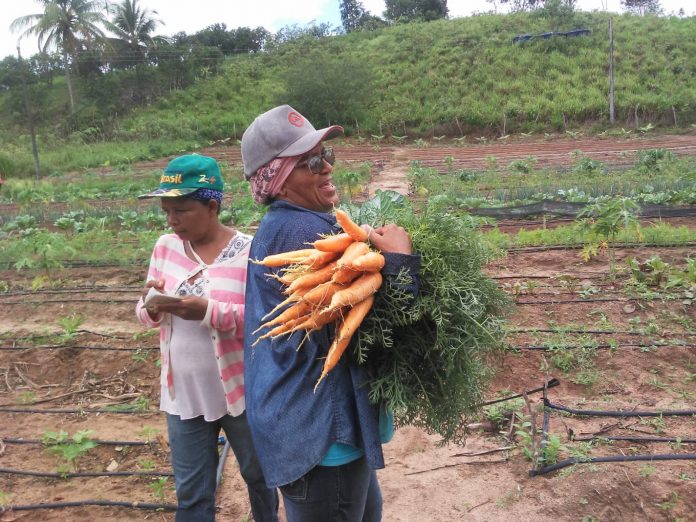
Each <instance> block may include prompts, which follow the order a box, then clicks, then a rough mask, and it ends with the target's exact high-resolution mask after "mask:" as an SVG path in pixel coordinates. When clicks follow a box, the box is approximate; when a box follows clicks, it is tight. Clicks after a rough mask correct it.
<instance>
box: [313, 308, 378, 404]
mask: <svg viewBox="0 0 696 522" xmlns="http://www.w3.org/2000/svg"><path fill="white" fill-rule="evenodd" d="M374 302H375V297H374V296H373V295H370V296H368V297H367V298H366V299H365V300H363V301H361V302H360V303H358V304H356V305H355V306H354V307H353V308H351V309H350V311H349V312H348V314H347V315H346V317H345V318H344V319H343V321H342V322H341V324H340V326H339V327H338V333H337V334H336V338H335V339H334V341H333V343H331V347H330V348H329V352H328V354H327V355H326V359H325V360H324V367H323V368H322V370H321V375H320V376H319V380H318V381H317V383H316V384H315V385H314V391H316V390H317V386H319V383H320V382H321V381H322V380H324V378H325V377H326V376H327V375H328V374H329V372H330V371H331V370H332V369H333V368H335V367H336V365H337V364H338V361H339V360H340V359H341V356H342V355H343V352H345V351H346V348H347V347H348V344H349V343H350V340H351V338H352V337H353V334H354V333H355V332H356V331H357V329H358V327H359V326H360V324H361V323H362V321H363V319H365V316H366V315H367V313H368V312H369V311H370V310H371V309H372V305H373V303H374Z"/></svg>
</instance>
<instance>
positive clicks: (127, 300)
mask: <svg viewBox="0 0 696 522" xmlns="http://www.w3.org/2000/svg"><path fill="white" fill-rule="evenodd" d="M136 302H137V300H133V299H42V300H40V301H26V300H25V301H0V304H3V305H37V304H45V303H109V304H112V303H131V304H134V303H136Z"/></svg>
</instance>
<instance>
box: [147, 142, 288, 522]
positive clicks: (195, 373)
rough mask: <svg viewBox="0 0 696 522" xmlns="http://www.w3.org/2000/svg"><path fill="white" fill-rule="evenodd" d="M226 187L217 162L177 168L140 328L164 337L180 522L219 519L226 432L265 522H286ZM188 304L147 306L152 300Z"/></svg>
mask: <svg viewBox="0 0 696 522" xmlns="http://www.w3.org/2000/svg"><path fill="white" fill-rule="evenodd" d="M222 191H223V181H222V177H221V175H220V169H219V168H218V164H217V162H216V161H215V160H214V159H213V158H209V157H206V156H199V155H197V154H191V155H186V156H180V157H178V158H175V159H173V160H172V161H171V162H170V163H169V165H167V167H166V169H165V170H164V173H163V174H162V176H161V178H160V186H159V188H158V189H156V190H154V191H153V192H150V193H148V194H144V195H143V196H140V197H145V198H153V197H157V198H160V200H161V205H162V210H163V211H164V213H165V214H166V216H167V223H168V225H169V226H170V227H171V228H172V229H173V231H174V234H165V235H163V236H161V237H160V238H159V239H158V241H157V244H156V245H155V248H154V250H153V252H152V258H151V260H150V269H149V271H148V275H147V283H146V285H145V289H144V291H143V298H141V299H140V301H139V302H138V304H137V307H136V313H137V316H138V319H139V320H140V321H141V322H142V323H143V324H144V325H145V326H149V327H159V329H160V350H161V362H162V370H161V379H160V382H161V398H160V409H161V410H163V411H164V412H166V415H167V429H168V433H169V446H170V449H171V460H172V467H173V468H174V478H175V482H176V496H177V501H178V506H177V511H176V520H177V522H182V521H195V522H202V521H212V520H214V519H215V489H216V470H217V465H218V435H219V433H220V430H221V429H222V430H224V432H225V435H226V436H227V440H228V442H229V444H230V446H231V448H232V450H233V451H234V453H235V456H236V457H237V461H238V463H239V470H240V473H241V475H242V477H243V478H244V480H245V482H246V483H247V489H248V492H249V500H250V503H251V511H252V513H253V515H254V520H255V521H257V522H262V521H267V522H277V520H278V516H277V512H278V496H277V494H276V492H275V490H274V489H272V488H268V487H266V484H265V480H264V477H263V472H262V471H261V467H260V465H259V462H258V458H257V457H256V451H255V449H254V445H253V443H252V439H251V434H250V431H249V426H248V424H247V419H246V415H245V411H244V410H245V407H244V373H243V368H242V361H243V345H242V339H243V332H244V329H243V323H244V291H245V283H246V267H247V261H248V255H249V248H250V244H251V236H248V235H246V234H242V233H241V232H238V231H236V230H234V229H232V228H229V227H226V226H224V225H223V224H222V223H220V221H219V219H218V213H219V212H220V205H221V203H222V194H223V192H222ZM152 289H156V290H157V291H159V292H162V293H166V294H170V295H175V296H178V297H179V298H180V299H179V300H172V302H171V303H162V304H156V305H151V304H149V303H150V301H148V304H145V302H144V298H145V297H146V296H147V294H148V293H149V292H150V291H151V290H152Z"/></svg>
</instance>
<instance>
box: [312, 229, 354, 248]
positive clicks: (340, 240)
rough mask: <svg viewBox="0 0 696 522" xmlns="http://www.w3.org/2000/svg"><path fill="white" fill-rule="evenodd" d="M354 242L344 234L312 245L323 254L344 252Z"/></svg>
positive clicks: (323, 239)
mask: <svg viewBox="0 0 696 522" xmlns="http://www.w3.org/2000/svg"><path fill="white" fill-rule="evenodd" d="M353 241H354V240H353V238H352V237H351V236H349V235H348V234H346V233H345V232H344V233H343V234H336V235H335V236H327V237H324V238H322V239H317V240H316V241H315V242H314V243H312V244H313V245H314V248H316V249H317V250H321V251H322V252H343V251H344V250H345V249H346V248H348V245H350V244H351V243H352V242H353Z"/></svg>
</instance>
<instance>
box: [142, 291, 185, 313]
mask: <svg viewBox="0 0 696 522" xmlns="http://www.w3.org/2000/svg"><path fill="white" fill-rule="evenodd" d="M181 299H182V297H179V296H177V295H171V294H163V293H162V292H160V291H159V290H155V289H154V288H150V291H149V292H148V293H147V295H146V296H145V299H144V300H143V304H144V305H145V308H152V307H153V306H155V305H159V304H167V303H176V302H177V301H181Z"/></svg>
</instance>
